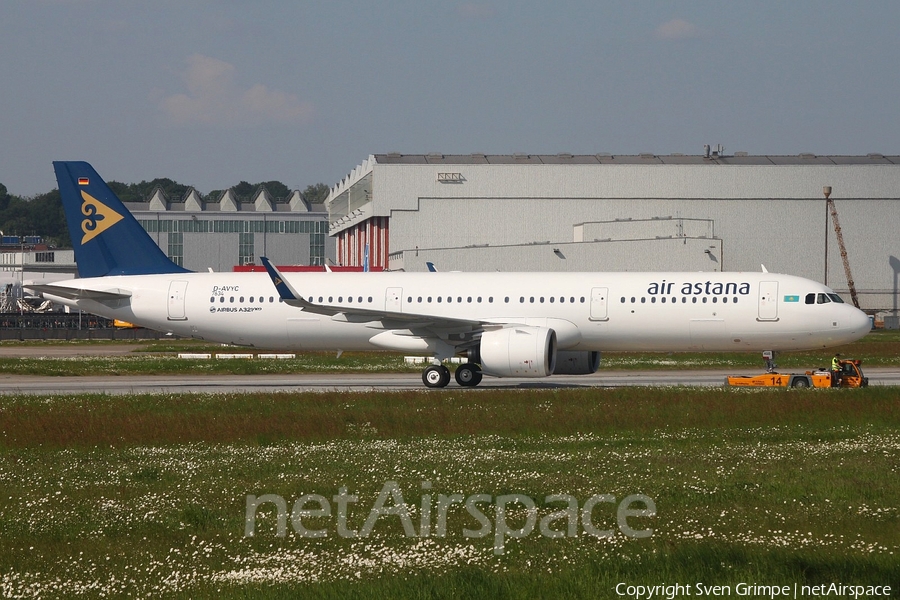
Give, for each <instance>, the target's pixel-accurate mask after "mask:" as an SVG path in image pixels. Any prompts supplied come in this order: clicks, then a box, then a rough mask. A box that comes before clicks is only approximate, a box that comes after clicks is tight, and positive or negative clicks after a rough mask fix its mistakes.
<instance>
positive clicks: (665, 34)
mask: <svg viewBox="0 0 900 600" xmlns="http://www.w3.org/2000/svg"><path fill="white" fill-rule="evenodd" d="M702 35H703V34H702V32H701V31H700V28H699V27H697V26H696V25H694V24H693V23H688V22H687V21H685V20H684V19H672V20H671V21H667V22H666V23H663V24H662V25H660V26H659V27H657V28H656V37H657V38H659V39H661V40H676V41H677V40H692V39H696V38H699V37H702Z"/></svg>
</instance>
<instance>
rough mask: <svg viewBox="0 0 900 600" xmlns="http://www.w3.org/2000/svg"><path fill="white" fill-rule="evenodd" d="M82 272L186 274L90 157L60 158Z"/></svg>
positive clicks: (62, 184) (55, 165)
mask: <svg viewBox="0 0 900 600" xmlns="http://www.w3.org/2000/svg"><path fill="white" fill-rule="evenodd" d="M53 169H54V170H55V171H56V181H57V182H58V184H59V194H60V196H62V203H63V209H64V210H65V212H66V221H67V222H68V224H69V235H70V236H71V237H72V246H73V247H74V248H75V262H76V263H77V264H78V274H79V275H80V276H81V277H103V276H104V275H147V274H151V273H186V272H187V269H184V268H182V267H179V266H178V265H176V264H175V263H173V262H172V261H171V260H169V258H168V257H167V256H166V255H165V253H164V252H163V251H162V250H161V249H160V248H159V246H157V245H156V242H154V241H153V239H152V238H151V237H150V236H149V235H147V232H146V231H144V228H143V227H141V225H140V224H139V223H138V222H137V220H136V219H135V218H134V217H133V216H132V215H131V213H130V212H128V209H127V208H125V205H124V204H122V201H121V200H119V199H118V198H117V197H116V195H115V194H114V193H113V191H112V190H111V189H109V186H108V185H106V182H105V181H103V179H101V178H100V176H99V175H98V174H97V172H96V171H95V170H94V168H93V167H92V166H91V165H89V164H88V163H86V162H74V161H73V162H68V161H66V162H54V163H53Z"/></svg>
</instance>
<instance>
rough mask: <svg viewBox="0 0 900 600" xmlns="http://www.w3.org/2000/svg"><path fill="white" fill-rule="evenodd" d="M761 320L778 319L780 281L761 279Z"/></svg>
mask: <svg viewBox="0 0 900 600" xmlns="http://www.w3.org/2000/svg"><path fill="white" fill-rule="evenodd" d="M759 320H760V321H777V320H778V282H777V281H761V282H760V283H759Z"/></svg>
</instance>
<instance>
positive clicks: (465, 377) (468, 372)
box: [456, 363, 482, 387]
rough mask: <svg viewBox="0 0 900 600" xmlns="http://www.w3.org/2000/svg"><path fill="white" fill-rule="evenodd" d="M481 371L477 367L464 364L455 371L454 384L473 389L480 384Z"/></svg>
mask: <svg viewBox="0 0 900 600" xmlns="http://www.w3.org/2000/svg"><path fill="white" fill-rule="evenodd" d="M481 377H482V375H481V369H479V368H478V365H473V364H472V363H466V364H464V365H459V368H457V369H456V383H458V384H459V385H461V386H463V387H475V386H476V385H478V384H479V383H481Z"/></svg>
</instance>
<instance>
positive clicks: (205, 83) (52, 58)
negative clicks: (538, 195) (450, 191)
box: [0, 0, 900, 196]
mask: <svg viewBox="0 0 900 600" xmlns="http://www.w3.org/2000/svg"><path fill="white" fill-rule="evenodd" d="M898 29H900V2H896V1H895V0H885V1H879V0H875V1H871V2H863V3H858V2H853V3H851V2H837V1H826V0H823V1H805V0H792V1H791V2H784V1H782V0H779V1H774V0H758V1H756V2H712V1H709V0H702V1H701V0H683V1H678V0H668V1H649V0H648V1H644V0H633V1H628V2H610V1H606V2H603V1H598V0H586V1H575V0H557V1H555V2H534V1H522V2H506V1H500V0H496V1H492V0H487V1H483V2H482V1H477V2H457V1H453V0H444V1H441V2H437V1H431V0H392V1H391V2H346V1H342V0H329V1H327V2H307V1H292V2H285V1H282V0H254V1H253V2H249V1H237V0H232V1H212V0H209V1H205V0H154V1H146V0H144V1H138V0H2V2H0V183H2V184H4V185H5V186H6V187H7V188H8V189H9V191H10V193H13V194H17V195H22V196H29V195H35V194H40V193H44V192H47V191H50V190H51V189H53V188H55V187H56V182H55V180H54V177H53V169H52V165H51V162H52V161H53V160H86V161H88V162H91V163H92V164H93V165H94V167H95V168H96V169H97V171H98V172H99V173H100V174H101V175H102V176H103V177H104V178H105V179H108V180H109V179H114V180H117V181H122V182H126V183H135V182H139V181H141V180H151V179H154V178H156V177H168V178H171V179H174V180H176V181H178V182H179V183H183V184H187V185H193V186H195V187H196V188H197V189H198V190H199V191H200V192H201V193H208V192H210V191H212V190H214V189H223V188H227V187H230V186H232V185H235V184H237V183H238V182H240V181H241V180H245V181H249V182H252V183H255V182H259V181H268V180H279V181H283V182H284V183H286V184H287V185H288V186H290V187H292V188H299V189H303V188H305V187H306V186H307V185H310V184H315V183H319V182H322V183H326V184H328V185H329V186H333V185H334V184H336V183H337V182H339V181H340V179H341V178H342V177H344V176H346V175H347V174H348V173H349V172H350V171H351V170H352V169H353V168H354V167H355V166H356V165H358V164H359V163H361V162H362V161H364V160H365V159H366V158H367V157H368V156H369V155H370V154H378V153H386V152H402V153H409V154H427V153H430V152H439V153H444V154H469V153H473V152H478V153H486V154H512V153H527V154H556V153H559V152H568V153H572V154H595V153H601V152H603V153H611V154H638V153H643V152H650V153H654V154H671V153H675V152H681V153H685V154H702V152H703V145H704V144H710V145H711V146H713V147H715V146H716V145H717V144H721V145H723V146H724V147H725V152H726V153H732V152H735V151H744V152H749V153H750V154H764V155H766V154H768V155H775V154H787V155H791V154H799V153H801V152H812V153H815V154H837V155H859V154H868V153H871V152H879V153H882V154H900V118H898V113H897V98H898V96H900V68H898V65H900V62H898V57H900V35H898V33H897V32H898Z"/></svg>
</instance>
